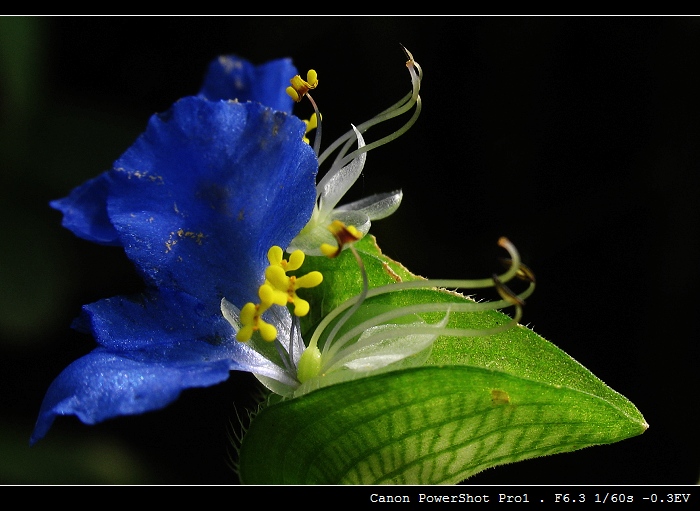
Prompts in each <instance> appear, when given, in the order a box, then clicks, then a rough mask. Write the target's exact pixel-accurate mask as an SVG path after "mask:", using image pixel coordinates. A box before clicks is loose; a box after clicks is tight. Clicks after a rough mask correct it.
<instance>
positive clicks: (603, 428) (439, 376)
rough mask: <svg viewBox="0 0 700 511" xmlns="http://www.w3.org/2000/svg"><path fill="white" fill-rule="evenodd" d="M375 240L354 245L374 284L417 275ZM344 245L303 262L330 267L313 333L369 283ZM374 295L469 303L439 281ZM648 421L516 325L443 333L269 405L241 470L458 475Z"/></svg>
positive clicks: (593, 441)
mask: <svg viewBox="0 0 700 511" xmlns="http://www.w3.org/2000/svg"><path fill="white" fill-rule="evenodd" d="M368 238H369V239H368ZM368 238H366V239H364V240H362V241H361V242H359V243H358V244H357V245H356V246H357V248H358V250H359V251H360V252H361V253H362V258H363V262H364V264H365V267H366V268H367V273H368V277H369V279H370V285H371V286H377V285H382V284H385V283H389V282H393V281H397V280H410V279H416V278H417V277H416V276H414V275H412V274H411V273H410V272H409V271H408V270H406V269H405V268H404V267H403V266H401V265H400V264H399V263H396V262H395V261H392V260H391V259H389V258H387V257H385V256H384V255H382V254H381V251H380V250H379V249H378V247H377V246H376V244H375V242H374V240H373V239H371V237H368ZM347 252H348V251H346V252H344V253H343V254H342V255H341V256H340V257H338V258H337V259H334V260H329V259H325V258H307V262H305V264H304V267H303V270H304V272H307V271H310V270H312V269H316V270H319V271H321V272H322V273H323V275H324V285H322V286H319V287H318V288H314V289H309V290H306V291H308V293H307V296H306V298H308V299H309V302H310V303H311V306H312V311H314V314H315V315H310V317H309V318H307V319H305V322H304V323H303V325H302V330H303V331H304V332H305V338H307V335H309V332H310V331H311V329H312V328H313V327H314V326H315V324H317V322H318V321H320V319H321V317H322V316H323V315H325V314H327V313H328V312H329V311H330V310H332V309H333V308H334V307H336V306H337V305H338V304H340V303H341V302H343V301H344V300H346V299H347V298H349V297H351V296H353V295H355V294H357V293H358V292H359V291H360V290H361V280H360V273H359V270H358V267H357V263H356V262H355V260H354V258H353V257H352V254H350V253H347ZM371 300H373V301H376V302H377V303H382V304H389V305H395V306H399V305H407V304H411V303H426V302H436V301H437V302H445V303H447V302H455V301H470V299H469V298H466V297H464V296H462V295H458V294H456V293H452V292H447V291H442V290H436V289H419V290H410V291H401V292H397V293H389V294H386V295H381V296H377V297H374V298H372V299H371ZM434 316H436V318H437V317H439V316H440V314H434ZM425 317H426V320H427V321H431V318H429V316H428V315H426V316H425ZM433 319H435V318H433ZM509 319H510V318H509V316H507V315H506V314H504V313H502V312H500V311H483V312H478V313H460V314H451V316H450V323H449V326H451V327H453V328H478V329H482V328H488V327H492V326H496V325H500V324H503V323H504V322H506V321H508V320H509ZM647 427H648V426H647V424H646V422H645V421H644V418H643V417H642V415H641V413H640V412H639V411H638V410H637V409H636V407H635V406H634V405H633V404H632V403H631V402H630V401H628V400H627V399H626V398H624V397H623V396H621V395H620V394H618V393H617V392H615V391H614V390H612V389H611V388H609V387H608V386H606V385H605V384H604V383H603V382H602V381H600V380H599V379H598V378H597V377H595V376H594V375H593V374H592V373H591V372H590V371H588V370H587V369H586V368H584V367H583V366H581V365H580V364H579V363H578V362H576V361H575V360H573V359H572V358H571V357H570V356H569V355H567V354H566V353H564V352H563V351H562V350H560V349H559V348H557V347H556V346H555V345H553V344H552V343H550V342H548V341H546V340H545V339H543V338H542V337H540V336H538V335H537V334H536V333H534V332H533V331H532V330H530V329H528V328H525V327H523V326H517V327H515V328H512V329H510V330H508V331H506V332H503V333H501V334H498V335H491V336H481V337H469V338H467V337H462V338H456V337H447V336H443V337H440V338H438V339H437V340H436V342H435V344H434V346H433V350H432V353H431V355H430V357H429V359H428V361H427V362H426V364H425V365H423V366H421V367H416V368H408V369H401V370H397V371H393V372H389V373H383V374H379V375H374V376H369V377H365V378H361V379H358V380H354V381H350V382H344V383H340V384H336V385H330V386H328V387H324V388H321V389H319V390H316V391H313V392H311V393H309V394H307V395H304V396H301V397H298V398H295V399H291V400H287V401H282V402H278V403H276V404H273V405H269V406H267V407H266V408H263V409H262V410H261V411H260V412H259V413H258V414H257V415H256V416H255V417H254V418H253V420H252V422H251V424H250V426H249V428H248V430H247V432H246V434H245V436H244V438H243V441H242V444H241V448H240V456H239V473H240V476H241V481H242V482H243V483H244V484H392V483H393V484H455V483H458V482H460V481H462V480H464V479H466V478H468V477H470V476H472V475H474V474H476V473H478V472H480V471H482V470H484V469H486V468H489V467H493V466H496V465H501V464H504V463H512V462H515V461H519V460H523V459H528V458H533V457H537V456H544V455H549V454H555V453H563V452H568V451H574V450H577V449H581V448H583V447H586V446H590V445H598V444H607V443H612V442H617V441H620V440H623V439H625V438H629V437H632V436H636V435H639V434H641V433H643V432H644V431H645V430H646V428H647Z"/></svg>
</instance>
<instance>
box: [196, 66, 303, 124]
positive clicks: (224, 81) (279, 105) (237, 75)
mask: <svg viewBox="0 0 700 511" xmlns="http://www.w3.org/2000/svg"><path fill="white" fill-rule="evenodd" d="M296 74H298V72H297V69H296V67H294V65H293V64H292V60H291V59H278V60H272V61H270V62H266V63H264V64H261V65H259V66H255V65H253V64H251V63H250V62H248V61H246V60H244V59H241V58H238V57H236V56H235V55H222V56H220V57H219V58H217V59H215V60H213V61H212V62H211V63H210V64H209V70H208V72H207V74H206V76H205V77H204V83H203V84H202V88H201V89H200V91H199V95H200V96H202V97H204V98H206V99H209V100H217V99H237V100H238V101H240V102H241V103H243V102H245V101H257V102H259V103H262V104H263V105H265V106H269V107H270V108H272V109H274V110H280V111H282V112H287V113H291V112H292V106H293V104H294V101H293V100H292V98H290V97H289V95H287V93H286V92H285V89H286V88H287V87H288V86H289V80H290V79H291V78H292V77H293V76H294V75H296Z"/></svg>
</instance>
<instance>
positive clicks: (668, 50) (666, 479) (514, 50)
mask: <svg viewBox="0 0 700 511" xmlns="http://www.w3.org/2000/svg"><path fill="white" fill-rule="evenodd" d="M0 28H1V29H2V31H3V32H4V36H3V39H2V44H3V45H4V49H3V51H2V55H1V57H2V59H3V60H4V64H3V70H6V69H15V68H10V67H9V66H8V63H12V62H14V61H16V60H17V59H19V57H20V56H21V55H22V52H24V55H25V56H26V55H30V56H31V59H30V60H29V62H30V65H29V66H28V67H25V68H21V66H20V68H17V69H23V72H24V73H25V75H26V77H28V78H26V79H27V82H26V83H27V85H26V86H23V85H22V83H24V82H21V81H19V82H17V81H18V80H20V79H22V77H23V76H24V75H17V73H16V72H13V73H9V72H6V71H3V72H4V73H5V74H4V76H3V78H2V80H3V81H2V82H0V87H1V88H0V94H1V95H0V100H2V103H1V104H0V107H2V119H0V123H1V125H2V135H3V140H2V149H3V153H4V154H3V156H2V160H0V161H2V165H3V168H2V169H1V170H0V175H1V176H2V177H1V178H0V179H1V181H0V184H1V185H2V186H1V189H2V192H1V193H2V205H1V206H0V212H1V213H2V214H3V219H4V229H3V230H4V235H3V236H2V237H1V238H0V239H1V240H2V241H0V243H1V245H0V247H1V250H0V252H2V256H0V257H2V259H0V278H2V279H3V280H2V281H0V284H2V288H0V295H1V296H2V301H1V302H0V305H2V307H3V309H4V310H3V312H2V314H0V318H1V319H2V323H1V324H0V328H2V330H0V334H1V335H2V339H0V340H1V341H2V344H0V349H2V352H1V353H0V374H2V380H1V381H2V389H3V390H2V393H1V396H2V397H1V399H2V402H0V410H2V411H1V412H0V413H1V414H2V416H1V417H0V418H1V419H2V423H0V424H1V425H0V427H1V428H2V430H0V433H2V435H1V436H2V437H3V440H2V444H0V448H2V449H3V450H4V451H5V453H6V454H5V455H4V456H2V458H3V460H2V461H0V464H1V465H2V468H1V469H0V482H5V483H11V484H23V483H27V484H63V483H101V482H108V483H109V482H133V483H164V484H235V483H236V477H235V475H234V474H233V473H232V471H231V469H230V468H229V466H228V464H227V456H228V453H227V451H230V447H229V445H230V443H229V439H228V434H229V433H230V429H231V424H233V425H234V426H233V429H235V424H237V419H236V411H238V413H240V414H245V410H246V407H249V406H251V405H252V403H253V398H252V397H251V386H252V384H253V379H252V376H250V375H248V374H238V373H232V375H231V378H230V379H229V380H228V381H227V382H225V383H223V384H220V385H218V386H216V387H212V388H208V389H194V390H188V391H186V392H184V393H183V395H182V397H181V398H180V399H179V400H178V401H177V402H176V403H175V404H173V405H172V406H170V407H168V408H166V409H164V410H162V411H157V412H152V413H149V414H146V415H143V416H137V417H125V418H118V419H114V420H111V421H108V422H106V423H103V424H100V425H97V426H85V425H83V424H82V423H80V422H79V421H78V420H77V419H75V418H74V417H70V418H60V419H58V420H57V421H56V424H55V425H54V427H53V429H52V430H51V431H50V433H49V434H48V436H47V437H46V438H45V439H44V440H42V441H41V442H40V443H39V444H38V445H36V446H35V447H32V448H31V449H30V448H29V447H28V438H29V434H30V432H31V429H32V427H33V423H34V420H35V419H36V414H37V412H38V409H39V405H40V403H41V399H42V397H43V394H44V392H45V390H46V388H47V387H48V385H49V384H50V382H51V381H52V380H53V378H55V376H56V375H58V373H59V372H60V371H61V369H62V368H63V367H65V366H66V365H67V364H68V363H69V362H71V361H72V360H74V359H75V358H77V357H78V356H80V355H81V354H83V353H86V352H87V351H89V350H90V349H91V348H92V347H93V346H94V343H93V341H92V340H91V339H90V338H89V337H84V336H81V335H80V334H78V333H76V332H74V331H72V330H71V329H70V327H69V326H70V322H71V320H72V319H73V317H75V316H76V315H77V313H78V311H79V309H80V306H81V305H82V304H84V303H89V302H92V301H95V300H98V299H100V298H104V297H108V296H113V295H116V294H123V293H128V292H131V291H135V290H138V289H139V288H140V286H141V283H140V281H139V279H138V277H137V276H135V274H134V272H133V270H132V268H131V266H130V263H129V262H128V261H127V260H126V258H125V257H124V256H123V254H122V253H121V252H120V251H119V250H117V249H111V248H105V247H99V246H95V245H92V244H90V243H88V242H85V241H82V240H79V239H77V238H75V237H74V236H72V234H71V233H70V232H68V231H66V230H65V229H62V228H61V226H60V214H59V213H58V212H56V211H53V210H51V209H50V208H49V207H48V201H49V200H51V199H55V198H60V197H63V196H65V195H66V194H67V193H68V192H69V191H70V190H71V188H72V187H74V186H76V185H77V184H79V183H81V182H83V181H84V180H85V179H87V178H90V177H92V176H95V175H97V174H98V173H99V172H101V171H103V170H105V169H107V168H109V166H110V165H111V163H112V161H114V160H115V159H116V158H117V157H118V156H119V155H120V154H121V152H123V151H124V150H125V149H126V148H127V147H128V146H129V145H130V144H131V143H132V141H133V140H134V139H135V138H136V136H138V134H139V133H140V132H141V131H142V129H143V128H144V127H145V124H146V122H147V120H148V118H149V116H150V115H152V114H153V113H155V112H159V111H163V110H166V109H167V108H168V107H169V106H170V105H171V104H172V103H173V102H174V101H175V100H177V99H178V98H180V97H182V96H186V95H190V94H193V93H195V92H196V91H197V90H198V88H199V86H200V84H201V80H202V77H203V73H204V71H205V69H206V66H207V64H208V62H209V61H210V60H211V59H212V58H214V57H216V56H217V55H219V54H226V53H233V54H237V55H239V56H241V57H244V58H247V59H248V60H250V61H252V62H254V63H262V62H264V61H266V60H270V59H274V58H279V57H287V56H289V57H292V58H293V59H294V62H295V64H296V65H297V67H298V69H299V70H300V71H301V72H302V74H303V73H305V71H306V70H307V69H309V68H311V67H313V68H315V69H316V70H317V71H318V73H319V80H320V85H319V88H318V89H317V90H316V91H314V99H315V100H316V101H317V103H318V104H319V106H320V108H321V111H322V112H323V115H324V126H323V129H324V141H325V144H324V146H325V145H326V144H328V143H330V141H332V140H333V139H334V138H335V137H336V136H338V135H340V134H342V133H343V132H344V131H345V130H347V129H348V127H349V125H350V123H355V124H358V123H360V122H362V121H364V120H366V119H368V118H369V117H371V116H373V115H374V114H376V113H378V112H379V111H380V110H382V109H384V108H386V107H387V106H389V105H390V104H392V103H393V102H395V101H396V100H398V99H399V98H400V97H402V96H403V95H404V94H405V93H406V92H407V91H408V90H409V87H410V81H409V78H408V73H407V72H406V70H405V67H404V61H405V58H404V55H403V53H402V50H401V47H400V44H403V45H405V46H406V47H407V48H408V49H409V50H410V51H411V52H412V53H413V55H414V57H415V59H416V60H417V61H418V62H419V63H420V64H421V65H422V67H423V70H424V72H425V76H424V80H423V88H422V90H421V97H422V99H423V113H422V115H421V117H420V118H419V120H418V122H417V124H416V125H415V126H414V127H413V128H412V129H411V130H410V131H409V133H408V134H406V135H405V136H404V137H402V138H400V139H399V140H397V141H396V142H393V143H391V144H389V145H387V146H384V147H381V148H379V149H377V150H375V151H372V152H371V153H370V154H369V157H368V160H367V164H366V166H365V171H364V174H363V177H362V178H361V179H360V180H359V181H358V184H357V185H356V187H355V189H353V191H352V193H351V197H349V198H357V197H360V196H364V195H368V194H370V193H376V192H383V191H389V190H393V189H396V188H402V189H403V191H404V202H403V204H402V206H401V208H400V209H399V211H398V212H397V213H396V214H395V215H394V216H392V217H390V218H388V219H385V220H382V221H379V222H376V223H375V224H374V225H373V227H372V233H373V234H375V235H376V236H377V238H378V240H379V244H380V246H381V247H382V249H383V250H384V252H385V253H386V254H387V255H389V256H391V257H394V258H395V259H397V260H399V261H401V262H402V263H404V264H405V265H406V266H407V267H408V268H409V269H410V270H412V271H413V272H414V273H417V274H420V275H424V276H428V277H434V278H438V277H451V278H455V277H464V278H470V277H475V278H476V277H483V276H485V275H490V274H491V273H492V272H493V271H494V269H495V265H494V262H495V260H496V257H497V256H500V255H501V253H500V251H499V249H498V248H497V246H496V241H497V239H498V238H499V237H500V236H502V235H505V236H508V237H509V238H510V239H511V240H512V241H513V242H514V243H515V244H516V245H517V247H518V248H519V249H520V251H521V253H522V256H523V259H524V261H525V262H526V263H527V264H528V265H529V266H530V267H532V268H533V269H534V271H535V273H536V274H537V278H538V290H537V291H536V292H535V295H534V296H533V297H532V298H531V299H530V300H529V301H528V304H527V307H526V309H525V317H524V319H523V323H525V324H527V325H529V326H531V327H532V328H534V330H535V331H537V332H538V333H539V334H540V335H542V336H544V337H545V338H547V339H548V340H551V341H552V342H554V343H555V344H556V345H557V346H559V347H560V348H562V349H563V350H564V351H566V352H567V353H569V354H570V355H571V356H573V357H574V358H575V359H576V360H578V361H579V362H581V363H582V364H583V365H584V366H586V367H587V368H589V369H590V370H591V371H592V372H593V373H594V374H596V375H597V376H598V377H599V378H601V379H602V380H603V381H605V382H606V383H607V384H608V385H610V386H611V387H612V388H613V389H615V390H617V391H618V392H620V393H621V394H623V395H624V396H626V397H627V398H629V399H630V400H631V401H632V402H633V403H634V404H635V405H636V406H637V407H638V408H639V409H640V410H641V412H642V413H643V414H644V416H645V418H646V420H647V422H648V423H649V424H650V429H649V430H648V431H647V432H645V433H644V434H643V435H641V436H639V437H636V438H632V439H629V440H625V441H623V442H620V443H617V444H613V445H609V446H599V447H593V448H588V449H584V450H582V451H578V452H574V453H568V454H561V455H556V456H551V457H547V458H540V459H536V460H530V461H525V462H520V463H517V464H513V465H508V466H503V467H498V468H494V469H489V470H487V471H485V472H483V473H481V474H478V475H476V476H474V477H473V478H471V479H470V480H468V481H467V484H695V483H697V482H698V476H699V473H698V469H699V468H700V467H699V460H700V457H699V456H698V454H699V452H698V435H697V423H696V422H695V419H694V417H695V415H696V414H695V409H696V408H697V392H698V390H699V388H698V378H697V372H696V371H697V362H698V321H697V314H698V300H697V298H696V297H697V291H696V289H697V287H698V280H699V270H698V267H699V265H698V262H699V261H700V258H698V251H697V249H698V247H697V239H698V235H699V234H700V232H699V229H698V223H699V220H700V216H699V209H698V189H699V187H698V181H699V180H700V177H699V173H698V170H699V168H698V167H699V165H698V161H699V160H698V157H699V156H700V154H699V153H698V137H699V136H700V130H699V129H698V113H699V112H698V101H697V95H698V90H699V89H698V85H699V83H698V76H697V68H698V62H700V58H699V57H700V19H698V18H695V17H556V16H555V17H425V16H413V17H331V18H327V17H308V16H303V17H302V16H297V17H237V16H233V17H97V18H95V17H49V18H4V19H2V26H0ZM20 29H21V30H23V31H20ZM15 30H17V32H15ZM16 34H19V35H16ZM8 41H10V42H8ZM17 83H19V85H17ZM13 84H14V85H13ZM13 87H14V88H13ZM13 91H14V92H13ZM11 92H12V94H10V93H11ZM3 98H4V99H3ZM298 108H299V109H300V111H299V112H298V113H299V115H300V116H301V117H308V113H309V112H308V110H305V109H304V108H305V105H304V104H300V105H299V107H298ZM369 133H371V132H369ZM71 449H76V452H83V451H81V450H80V449H87V451H85V452H89V453H90V455H91V457H97V458H100V456H101V455H100V452H101V451H100V449H104V450H105V454H104V457H105V459H107V460H109V463H108V464H109V465H110V467H111V469H110V470H112V469H113V470H115V471H116V469H115V468H114V467H115V464H119V463H122V464H123V467H122V468H123V469H124V473H127V474H130V475H128V476H125V478H123V479H120V478H119V477H121V476H117V475H115V473H116V472H114V473H112V474H111V475H110V474H109V473H108V474H104V473H103V472H101V471H104V470H105V469H104V468H103V467H102V468H99V467H95V468H93V467H91V466H88V465H86V463H87V461H86V462H85V463H82V464H81V463H80V462H79V461H78V462H75V461H74V460H73V461H68V460H67V456H66V452H68V451H70V450H71ZM96 453H97V454H96ZM86 459H87V456H86ZM91 459H92V458H91ZM137 467H138V468H137Z"/></svg>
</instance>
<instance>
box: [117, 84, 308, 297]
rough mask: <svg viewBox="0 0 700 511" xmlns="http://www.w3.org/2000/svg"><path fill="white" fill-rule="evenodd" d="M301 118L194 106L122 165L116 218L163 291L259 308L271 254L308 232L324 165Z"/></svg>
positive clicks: (254, 108) (165, 121) (175, 113)
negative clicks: (253, 303)
mask: <svg viewBox="0 0 700 511" xmlns="http://www.w3.org/2000/svg"><path fill="white" fill-rule="evenodd" d="M303 133H304V124H303V123H302V122H301V121H300V120H299V119H297V118H296V117H293V116H289V115H287V114H284V113H282V112H278V111H274V110H271V109H269V108H266V107H263V106H262V105H260V104H258V103H236V102H232V101H228V102H226V101H216V102H214V101H208V100H204V99H202V98H197V97H189V98H183V99H181V100H180V101H178V102H177V103H176V104H175V105H174V106H173V107H172V108H171V109H170V110H169V111H168V112H166V113H165V114H162V115H155V116H153V117H152V118H151V121H150V122H149V124H148V128H147V130H146V132H145V133H144V134H143V135H141V136H140V137H139V138H138V139H137V141H136V142H135V143H134V145H133V146H132V147H131V148H129V149H128V150H127V151H126V152H125V153H124V154H123V155H122V157H121V158H120V159H119V160H117V162H116V163H115V167H114V171H113V172H112V173H111V174H110V179H111V186H110V193H109V197H108V211H109V215H110V218H111V220H112V224H113V225H114V226H115V228H116V229H117V230H118V231H119V233H120V237H121V241H122V244H123V246H124V247H125V249H126V252H127V254H128V256H129V258H130V259H132V261H133V262H134V263H135V264H136V265H137V267H138V268H139V269H140V270H141V272H142V273H143V275H144V277H145V278H146V279H147V280H148V281H149V283H151V284H152V285H153V286H154V287H158V288H161V287H166V288H171V289H180V290H184V291H186V292H188V293H190V294H192V295H193V296H195V297H197V298H199V299H201V300H202V301H204V302H205V303H209V304H214V306H216V307H218V304H219V302H220V300H221V298H222V297H226V298H227V299H228V300H229V301H231V302H233V303H235V304H237V305H238V306H242V305H243V304H244V303H246V302H248V301H257V288H258V287H259V285H260V284H261V283H262V281H263V280H264V276H263V272H264V268H265V267H266V266H267V258H266V254H267V251H268V249H269V248H270V246H272V245H279V246H281V247H286V246H287V244H288V243H289V242H290V241H291V240H292V238H294V236H296V235H297V234H298V232H299V231H300V230H301V229H302V227H304V225H305V224H306V222H307V221H308V219H309V217H310V216H311V212H312V210H313V207H314V201H315V198H316V188H315V186H316V185H315V181H316V172H317V170H318V160H317V159H316V156H315V154H314V152H313V150H312V148H311V147H309V145H308V144H306V143H304V142H303V141H302V135H303Z"/></svg>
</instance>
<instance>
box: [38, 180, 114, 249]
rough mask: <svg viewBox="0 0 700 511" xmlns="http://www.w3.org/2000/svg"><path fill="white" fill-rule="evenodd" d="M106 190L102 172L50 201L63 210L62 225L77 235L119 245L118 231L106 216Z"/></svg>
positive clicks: (106, 186)
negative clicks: (63, 195)
mask: <svg viewBox="0 0 700 511" xmlns="http://www.w3.org/2000/svg"><path fill="white" fill-rule="evenodd" d="M108 192H109V182H108V177H107V172H103V173H102V174H100V175H99V176H97V177H96V178H93V179H90V180H89V181H86V182H85V183H83V184H82V185H80V186H78V187H76V188H74V189H73V191H71V193H70V194H69V195H68V197H64V198H63V199H58V200H54V201H51V202H50V203H49V204H51V207H52V208H54V209H57V210H59V211H61V212H62V213H63V221H62V225H63V227H65V228H66V229H70V230H71V231H73V234H75V235H76V236H79V237H81V238H83V239H86V240H88V241H93V242H95V243H100V244H102V245H120V244H121V242H120V241H119V233H117V230H116V229H115V228H114V226H113V225H112V222H111V221H110V219H109V216H108V215H107V195H108Z"/></svg>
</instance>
